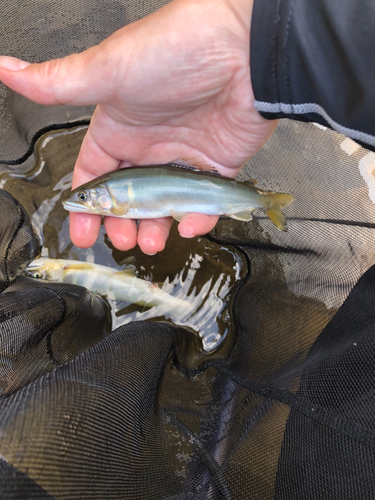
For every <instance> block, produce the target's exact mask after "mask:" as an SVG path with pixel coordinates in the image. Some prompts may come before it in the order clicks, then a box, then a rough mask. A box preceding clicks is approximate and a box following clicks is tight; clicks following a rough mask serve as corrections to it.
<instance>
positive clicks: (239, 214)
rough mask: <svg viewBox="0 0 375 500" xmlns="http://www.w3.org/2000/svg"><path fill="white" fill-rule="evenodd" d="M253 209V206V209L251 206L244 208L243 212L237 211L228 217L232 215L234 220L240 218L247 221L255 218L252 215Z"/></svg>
mask: <svg viewBox="0 0 375 500" xmlns="http://www.w3.org/2000/svg"><path fill="white" fill-rule="evenodd" d="M252 211H253V208H251V209H250V208H249V209H247V210H242V211H241V212H237V213H236V214H231V215H228V217H230V218H231V219H234V220H240V221H243V222H247V221H249V220H251V219H252V218H253V216H252V215H251V212H252Z"/></svg>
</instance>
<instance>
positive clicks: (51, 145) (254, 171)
mask: <svg viewBox="0 0 375 500" xmlns="http://www.w3.org/2000/svg"><path fill="white" fill-rule="evenodd" d="M164 3H166V2H165V1H159V2H158V1H154V2H143V1H140V0H127V1H123V0H122V1H119V0H117V1H113V0H111V1H109V0H104V1H103V0H102V1H96V0H80V2H71V1H69V0H65V1H64V0H57V1H56V0H53V1H52V0H37V1H36V0H35V1H33V0H27V1H26V0H19V1H17V2H14V1H10V0H5V1H3V3H2V14H1V16H2V21H1V27H2V37H1V42H0V48H1V50H0V52H1V53H2V54H8V55H13V56H16V57H20V58H22V59H25V60H30V61H42V60H46V59H49V58H53V57H61V56H63V55H65V54H68V53H70V52H73V51H80V50H83V49H85V48H86V47H89V46H91V45H93V44H95V43H98V42H99V41H101V40H102V39H103V38H105V37H106V36H108V35H109V34H111V33H112V32H113V31H114V30H116V29H117V28H120V27H121V26H123V25H124V24H126V23H129V22H132V21H134V20H136V19H138V18H140V17H142V16H144V15H146V14H147V13H149V12H150V11H151V10H155V9H157V8H159V7H160V6H161V5H162V4H164ZM91 113H92V108H88V107H77V108H76V107H70V106H61V107H44V106H39V105H36V104H33V103H31V102H29V101H27V100H26V99H24V98H22V97H21V96H19V95H17V94H15V93H14V92H12V91H10V90H9V89H8V88H6V87H5V86H3V85H1V84H0V145H1V149H0V172H1V177H0V187H1V188H2V190H1V191H0V234H1V240H0V292H1V293H0V360H1V362H0V392H1V396H0V436H1V437H0V492H1V493H0V497H1V498H4V499H7V500H20V499H26V498H27V499H32V498H34V499H61V500H62V499H64V500H65V499H79V498H83V499H89V498H90V499H103V498H106V499H116V500H118V499H124V500H125V499H129V500H130V499H131V500H136V499H139V500H157V499H170V500H171V499H175V500H177V499H178V500H183V499H186V500H188V499H215V500H216V499H226V500H229V499H262V500H263V499H264V500H266V499H277V500H281V499H285V500H290V499H314V500H315V499H344V500H345V499H347V500H349V499H350V500H353V499H361V500H365V499H373V498H375V494H374V491H375V474H374V470H375V455H374V445H375V419H374V408H375V399H374V369H375V366H374V339H375V335H374V326H373V325H374V321H375V308H374V303H375V287H374V282H375V267H374V264H375V253H374V228H375V225H374V223H373V221H374V220H375V205H374V203H373V201H374V202H375V191H374V188H375V181H374V175H373V171H374V168H375V155H374V153H372V152H369V151H368V150H366V149H364V148H363V147H360V146H359V145H357V144H355V143H354V142H353V141H351V140H349V139H346V138H345V137H343V136H340V135H339V134H337V133H335V132H333V131H331V130H327V129H325V128H324V127H322V126H317V125H314V124H305V123H298V122H292V121H282V122H281V123H280V124H279V125H278V127H277V129H276V132H275V134H274V136H273V137H272V138H271V140H270V141H269V142H268V143H267V144H266V145H265V146H264V147H263V149H262V150H261V151H260V152H259V153H258V154H257V155H256V156H255V157H254V158H253V159H252V160H251V161H250V162H249V163H248V164H247V165H246V167H245V168H244V169H243V171H242V172H241V174H240V175H239V179H240V180H242V179H245V178H256V179H258V182H259V185H260V187H262V188H265V189H273V190H277V191H284V192H292V193H293V194H294V195H295V198H296V199H295V201H294V202H293V204H291V205H290V206H289V207H288V208H287V209H286V213H287V216H288V227H289V231H288V232H287V233H281V232H278V231H277V230H275V229H274V228H273V227H272V224H271V222H270V221H269V220H268V219H267V218H265V217H263V216H261V215H259V214H258V215H257V216H256V217H255V219H254V220H253V221H252V222H250V223H243V222H239V221H234V220H221V221H220V222H219V224H218V225H217V227H216V228H215V229H214V230H213V231H212V232H211V234H209V235H207V236H206V237H205V238H198V239H196V241H192V242H190V241H185V240H181V239H180V238H178V236H176V235H175V236H174V237H173V236H172V239H171V242H170V243H168V247H167V249H166V250H165V252H163V253H161V254H160V255H158V256H155V257H148V256H142V255H141V253H140V252H139V250H134V251H131V252H128V253H126V254H124V255H122V252H119V251H117V250H115V249H114V248H113V247H112V246H111V243H110V241H109V240H108V238H107V237H106V235H105V233H104V228H103V227H102V230H101V233H100V237H99V240H98V243H97V244H96V245H95V246H94V247H93V249H91V250H80V249H77V248H75V247H73V246H72V244H71V243H70V241H69V238H68V232H67V214H66V212H64V211H63V209H62V208H61V203H60V201H61V197H62V196H63V195H64V194H65V193H67V192H68V190H69V187H70V183H71V171H72V168H73V165H74V160H75V158H76V155H77V152H78V149H79V144H80V142H81V141H82V138H83V136H84V133H85V130H86V124H87V123H88V120H89V117H90V114H91ZM72 127H74V128H72ZM220 252H221V253H220ZM39 253H41V254H42V255H49V257H60V258H78V259H81V260H89V261H95V262H99V263H102V264H106V265H113V266H114V265H118V266H119V265H120V264H121V262H122V260H123V259H125V258H126V257H127V256H128V255H129V254H132V255H135V257H136V266H137V268H138V270H139V272H140V273H141V274H140V276H141V277H144V278H148V279H152V280H155V281H158V282H159V281H163V280H164V279H165V278H166V277H168V279H169V281H170V282H173V277H174V276H177V277H178V279H177V280H176V283H175V285H174V286H175V288H176V289H178V290H179V287H180V288H181V287H182V285H183V284H184V283H188V288H189V291H188V293H189V294H190V295H191V294H195V296H199V294H200V293H203V292H202V290H203V291H204V293H206V291H207V290H208V291H207V293H208V294H211V299H212V300H211V299H210V300H211V302H209V306H210V307H209V308H208V310H211V309H212V307H214V305H215V304H216V303H218V301H219V299H220V300H221V301H222V302H221V303H220V307H218V308H217V315H218V316H220V318H219V320H218V321H217V322H216V323H215V325H216V327H217V331H218V332H219V336H220V338H221V339H222V341H221V342H220V343H219V344H218V345H217V347H216V348H215V349H213V350H211V351H209V350H205V349H203V347H202V338H201V336H200V335H199V332H198V335H197V332H196V331H195V330H194V325H189V324H183V323H181V322H180V324H177V323H178V322H177V323H176V322H174V321H173V318H172V320H171V319H168V318H165V317H152V315H151V313H149V312H147V311H144V310H143V309H141V308H139V307H138V309H137V306H135V305H132V304H123V305H122V306H121V307H122V309H121V308H120V309H119V310H116V311H115V313H114V312H113V310H111V308H110V304H109V302H108V301H107V300H105V299H103V298H101V297H100V296H99V295H98V294H97V293H95V291H92V290H91V291H89V290H86V289H85V288H82V287H78V286H75V285H66V284H57V283H56V284H54V283H49V282H46V281H43V280H36V279H34V278H30V277H27V276H25V275H24V273H23V270H24V269H25V267H26V265H27V264H28V263H29V262H30V261H31V260H32V259H34V258H35V257H36V256H37V255H38V254H39ZM234 268H235V269H237V271H236V272H235V273H234V274H233V269H234ZM179 273H180V274H179ZM231 273H232V275H231ZM226 275H228V276H229V275H231V276H232V278H230V279H229V278H228V280H227V282H228V286H227V288H225V287H224V285H223V284H222V283H223V282H224V281H225V276H226ZM223 277H224V278H223ZM219 279H220V280H222V281H218V280H219ZM210 280H211V281H210ZM223 280H224V281H223ZM207 282H209V283H210V287H209V289H207V290H206V289H205V284H206V283H207ZM215 283H220V285H217V287H216V288H215ZM215 290H216V291H215ZM222 290H224V292H225V293H224V292H223V293H221V291H222ZM220 293H221V295H220ZM206 295H207V294H206ZM213 299H215V300H213ZM215 314H216V313H215ZM129 318H130V320H131V321H130V320H129ZM201 321H203V323H202V324H203V325H204V328H206V329H207V331H208V335H209V334H210V332H211V330H210V328H211V327H210V328H208V326H207V324H206V323H204V318H203V319H201ZM200 324H201V323H200ZM203 340H204V339H203Z"/></svg>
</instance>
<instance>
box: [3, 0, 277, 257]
mask: <svg viewBox="0 0 375 500" xmlns="http://www.w3.org/2000/svg"><path fill="white" fill-rule="evenodd" d="M246 1H247V2H248V0H246ZM249 15H250V13H249ZM202 19H210V21H211V22H210V23H209V24H208V25H207V26H202V21H201V20H202ZM249 26H250V20H248V22H245V21H243V20H242V19H241V17H239V16H238V12H235V11H233V10H231V9H229V8H228V5H227V3H226V2H224V1H223V2H222V3H220V2H219V0H215V2H211V1H207V2H203V3H202V2H198V3H197V4H194V3H192V2H191V1H188V0H178V1H176V0H175V1H174V2H172V3H171V4H168V5H167V6H166V7H165V8H163V9H160V10H159V11H158V12H156V13H155V14H153V15H151V16H149V17H147V18H145V19H143V20H141V21H139V22H137V23H134V24H132V25H129V26H127V27H125V28H123V29H122V30H119V31H118V32H116V33H114V34H113V35H112V36H111V37H109V38H108V39H106V40H105V41H104V42H102V43H101V44H100V45H99V46H96V47H93V48H92V49H89V50H88V51H86V52H84V53H82V54H76V55H73V56H69V57H68V58H65V59H62V60H57V61H51V62H50V63H44V65H48V64H49V66H48V67H46V69H45V70H44V71H41V66H44V65H32V66H30V67H28V68H26V69H25V70H23V71H22V72H15V73H13V72H12V73H11V72H6V73H8V74H5V78H3V72H1V70H0V78H2V79H3V81H4V82H5V83H7V84H8V85H9V86H11V87H12V88H14V89H15V90H18V91H19V92H21V93H23V94H24V95H26V96H27V97H29V98H31V99H33V100H36V101H37V102H41V103H48V104H54V103H56V102H58V103H66V102H70V103H71V104H97V103H101V104H99V105H98V106H97V108H96V110H95V113H94V115H93V118H92V121H91V124H90V127H89V130H88V133H87V135H86V137H85V139H84V142H83V144H82V148H81V151H80V154H79V157H78V159H77V163H76V167H75V170H74V177H73V188H74V187H77V186H79V185H81V184H82V183H84V182H87V181H88V180H91V179H93V178H95V177H97V176H98V175H101V174H103V173H105V172H108V171H112V170H115V169H117V168H120V167H126V166H129V165H137V164H138V165H142V164H156V163H166V162H169V161H173V160H175V159H177V158H181V157H193V158H199V159H203V160H204V161H205V162H207V163H210V164H212V165H214V166H215V167H216V169H217V170H218V171H219V172H220V173H222V174H223V175H228V176H233V177H234V176H235V175H236V173H237V172H238V171H239V170H240V168H241V166H242V165H243V164H244V163H245V162H246V161H247V160H248V159H249V158H250V157H251V156H252V155H253V154H254V153H255V152H256V151H257V150H258V149H259V148H260V147H261V146H262V145H263V143H264V142H265V141H266V140H267V138H268V137H269V136H270V135H271V133H272V131H273V129H274V124H273V123H272V122H268V121H266V120H264V119H263V118H261V117H260V115H259V114H258V113H257V112H256V111H255V109H254V107H253V100H254V98H253V95H252V90H251V83H250V69H249V28H248V27H249ZM10 73H11V74H10ZM22 74H24V76H23V79H22ZM9 77H10V78H9ZM20 77H21V78H20ZM72 79H73V81H72ZM33 84H34V85H33ZM33 87H34V88H33ZM216 221H217V217H213V216H205V215H198V214H189V215H186V216H185V217H184V218H183V220H182V221H181V222H180V225H179V231H180V234H182V235H183V236H185V237H191V236H194V235H198V234H204V233H206V232H208V231H210V230H211V229H212V228H213V226H214V225H215V223H216ZM171 223H172V220H171V219H157V220H142V221H141V223H140V225H139V229H138V233H137V228H136V223H135V221H132V220H129V219H115V218H110V217H109V218H106V219H105V226H106V231H107V233H108V236H109V238H110V239H111V241H112V243H113V244H114V246H115V247H117V248H119V249H120V250H128V249H130V248H132V247H133V246H135V245H136V244H137V242H138V244H139V245H140V247H141V249H142V250H143V251H144V252H146V253H149V254H153V253H156V252H157V251H160V250H161V249H162V248H164V245H165V241H166V239H167V237H168V233H169V229H170V226H171ZM99 226H100V217H99V216H94V215H86V214H85V215H84V214H77V213H72V214H71V219H70V232H71V238H72V241H73V243H75V244H76V245H78V246H82V247H88V246H91V245H92V244H93V243H94V242H95V240H96V238H97V235H98V232H99Z"/></svg>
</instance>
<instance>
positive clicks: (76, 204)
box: [63, 181, 113, 215]
mask: <svg viewBox="0 0 375 500" xmlns="http://www.w3.org/2000/svg"><path fill="white" fill-rule="evenodd" d="M63 205H64V208H65V210H68V211H69V212H81V213H88V214H99V215H106V214H109V213H110V211H111V209H112V207H113V199H112V196H111V194H110V192H109V191H108V188H107V186H106V185H105V184H104V183H103V184H97V185H96V184H95V181H93V182H88V183H87V184H84V185H83V186H80V187H78V188H77V189H75V190H74V191H72V193H71V195H70V198H69V199H68V200H66V201H64V202H63Z"/></svg>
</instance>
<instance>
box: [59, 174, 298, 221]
mask: <svg viewBox="0 0 375 500" xmlns="http://www.w3.org/2000/svg"><path fill="white" fill-rule="evenodd" d="M293 199H294V197H293V195H291V194H288V193H275V192H273V191H264V190H261V189H259V188H257V187H256V186H255V182H254V181H252V180H249V181H244V182H238V181H236V180H234V179H231V178H229V177H223V176H220V175H215V174H212V173H208V172H196V171H193V170H188V169H186V168H178V167H176V166H170V165H152V166H142V167H129V168H124V169H121V170H116V171H115V172H112V173H109V174H106V175H103V176H101V177H98V178H97V179H94V180H93V181H91V182H88V183H87V184H84V185H82V186H80V187H79V188H77V189H75V190H74V191H72V193H71V196H70V199H69V200H67V201H65V202H64V207H65V208H66V209H67V210H69V211H72V212H82V213H91V214H99V215H108V216H112V217H121V218H130V219H154V218H160V217H168V216H172V217H174V218H175V219H177V220H181V218H182V217H183V216H184V215H185V214H187V213H202V214H207V215H219V216H220V215H226V216H228V217H232V218H234V219H238V220H242V221H248V220H250V219H251V218H252V215H251V214H252V211H253V210H255V209H260V210H262V211H263V212H264V213H265V214H266V215H267V216H268V217H269V218H270V219H271V221H272V222H273V223H274V224H275V226H276V227H277V228H278V229H280V230H281V231H286V218H285V215H284V213H283V212H282V210H281V209H282V208H283V207H285V206H287V205H289V203H291V201H293Z"/></svg>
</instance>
